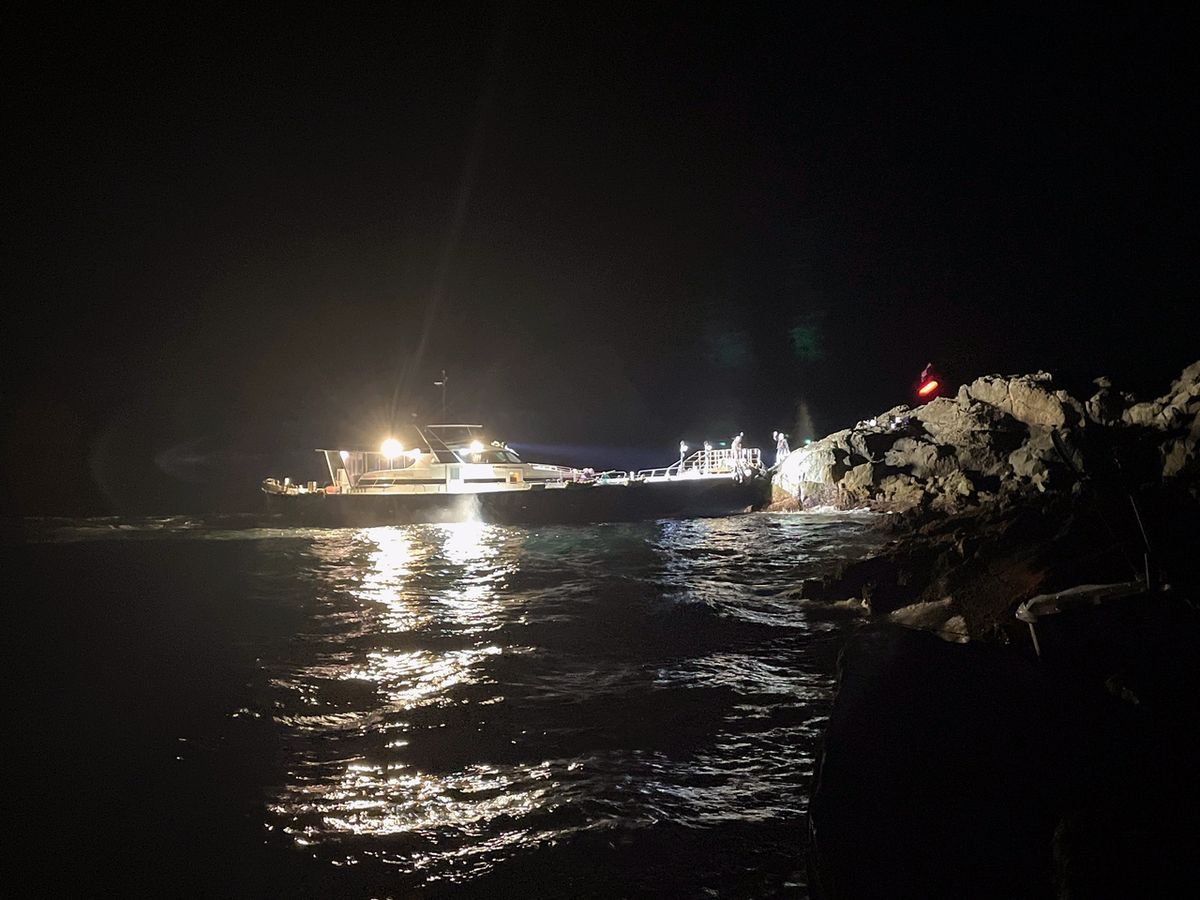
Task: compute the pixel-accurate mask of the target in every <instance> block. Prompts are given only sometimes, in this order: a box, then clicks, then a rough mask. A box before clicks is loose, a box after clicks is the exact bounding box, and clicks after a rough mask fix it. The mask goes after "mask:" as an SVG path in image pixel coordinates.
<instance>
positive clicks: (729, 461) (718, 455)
mask: <svg viewBox="0 0 1200 900" xmlns="http://www.w3.org/2000/svg"><path fill="white" fill-rule="evenodd" d="M761 468H762V451H761V450H759V449H758V448H757V447H746V448H743V449H740V450H733V449H728V448H727V449H721V450H696V451H695V452H694V453H692V455H691V456H689V457H687V458H686V459H684V460H683V461H682V462H677V463H675V464H674V465H672V466H667V468H666V474H668V475H674V476H676V477H695V476H697V475H732V474H733V473H734V472H736V471H738V470H751V469H761ZM659 471H661V470H658V469H651V470H647V472H648V473H654V474H652V475H651V476H650V477H655V475H657V473H658V472H659ZM638 474H639V475H640V474H641V473H640V472H639V473H638Z"/></svg>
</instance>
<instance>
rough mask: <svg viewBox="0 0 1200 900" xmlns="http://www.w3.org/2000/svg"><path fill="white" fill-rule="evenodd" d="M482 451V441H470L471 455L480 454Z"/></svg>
mask: <svg viewBox="0 0 1200 900" xmlns="http://www.w3.org/2000/svg"><path fill="white" fill-rule="evenodd" d="M482 451H483V442H482V441H471V452H472V453H481V452H482Z"/></svg>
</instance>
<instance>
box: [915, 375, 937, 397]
mask: <svg viewBox="0 0 1200 900" xmlns="http://www.w3.org/2000/svg"><path fill="white" fill-rule="evenodd" d="M937 389H938V381H937V379H936V378H931V379H930V380H929V381H927V382H925V383H924V384H923V385H921V386H920V387H919V388H917V393H918V394H920V395H921V396H922V397H928V396H929V395H930V394H932V393H933V392H934V391H936V390H937Z"/></svg>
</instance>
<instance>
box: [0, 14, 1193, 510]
mask: <svg viewBox="0 0 1200 900" xmlns="http://www.w3.org/2000/svg"><path fill="white" fill-rule="evenodd" d="M88 15H91V16H93V17H94V18H92V19H89V18H87V16H88ZM391 15H392V16H393V18H387V19H384V18H372V17H363V18H361V19H358V20H353V21H352V20H350V19H348V18H347V17H346V16H345V15H344V14H343V13H339V14H337V15H336V16H334V14H333V13H330V14H329V16H328V17H327V18H325V19H321V18H319V17H314V18H312V19H309V20H303V21H301V20H295V21H290V22H288V23H286V24H281V23H279V22H262V23H256V24H251V23H246V22H242V21H239V22H238V23H237V24H236V25H235V24H233V23H229V22H225V23H222V22H213V21H207V20H200V19H195V20H188V19H185V18H181V17H172V18H166V17H164V18H159V19H148V18H142V19H139V20H138V21H137V22H117V21H114V20H111V19H108V18H105V16H104V14H103V13H102V12H100V11H95V12H93V13H90V14H89V13H80V14H78V15H76V14H75V13H73V12H72V13H69V14H68V13H63V14H62V16H61V17H60V18H57V19H56V18H53V17H51V16H49V15H47V16H46V17H44V18H42V19H41V20H40V21H33V20H32V19H30V20H28V21H26V22H25V23H23V26H22V27H19V28H15V29H13V33H12V34H10V35H9V37H8V43H9V47H8V51H9V52H8V53H6V59H7V63H6V66H7V69H8V72H7V73H6V74H7V75H8V77H7V78H6V84H7V93H8V100H9V103H8V106H9V109H10V115H9V119H10V122H11V123H12V124H11V127H10V129H9V137H8V141H7V148H8V157H9V160H10V163H9V166H8V173H9V196H10V209H11V210H12V214H11V216H10V219H9V229H8V232H7V234H6V237H5V249H6V254H5V256H6V262H7V265H6V266H5V267H4V268H5V271H4V277H5V282H4V285H5V295H6V297H7V298H8V305H9V309H10V310H12V312H13V316H12V318H11V319H10V334H9V341H8V352H7V353H6V354H5V363H6V365H5V369H6V372H5V383H6V386H7V389H6V391H5V409H4V421H5V428H4V433H3V437H4V459H5V462H6V464H7V469H8V471H9V472H10V486H11V493H12V502H11V504H10V505H9V507H8V511H9V512H10V513H15V514H71V513H92V512H99V511H103V510H106V509H107V510H111V511H114V512H123V511H162V512H174V511H190V510H195V509H205V508H212V507H219V506H226V507H229V508H236V507H238V506H239V505H241V504H242V503H243V499H242V498H252V497H253V492H254V490H255V489H256V485H257V479H258V478H260V477H262V476H265V475H268V474H274V475H285V474H293V475H295V476H297V477H303V476H304V475H305V472H303V471H298V470H297V468H296V467H303V466H305V465H308V466H318V467H319V464H320V461H319V459H317V458H316V456H315V455H313V454H311V453H310V451H311V448H313V447H317V446H331V445H340V444H358V445H365V446H375V445H376V444H377V443H378V441H379V440H380V438H381V437H382V436H384V435H386V434H387V433H388V432H389V431H391V430H393V429H394V428H395V427H397V426H398V425H401V424H403V423H404V422H407V421H409V420H410V418H411V416H412V415H413V414H416V415H417V416H418V417H419V418H422V419H426V420H432V419H438V418H440V417H441V409H440V396H441V395H440V392H439V389H438V388H435V387H434V386H433V381H434V380H435V379H436V378H437V377H438V375H439V373H440V372H441V370H442V369H445V370H447V371H448V372H449V374H450V379H451V385H450V390H449V392H448V398H449V405H448V409H447V414H448V417H449V418H452V419H457V420H461V419H469V420H476V421H481V422H483V423H484V424H486V425H487V426H488V427H489V428H490V429H493V433H494V434H495V435H496V436H497V437H503V438H505V439H507V440H509V441H510V442H511V443H513V444H514V445H515V446H517V447H518V448H536V447H546V448H566V449H567V450H568V451H569V452H564V453H563V456H562V458H559V459H552V460H549V461H554V462H568V463H573V464H578V465H585V464H600V465H605V464H607V465H617V466H621V467H625V466H628V465H632V464H637V465H658V464H663V463H665V462H666V461H669V460H670V459H671V458H672V457H673V455H674V452H675V450H674V448H675V447H676V445H677V443H678V441H679V440H680V439H681V438H683V439H687V440H689V441H699V440H703V439H704V438H706V437H707V438H710V439H713V440H722V439H727V438H728V437H729V435H730V434H732V433H734V432H736V431H739V430H744V431H746V433H747V436H748V438H750V440H751V443H755V444H759V445H765V443H766V442H767V440H768V439H769V436H770V433H771V431H772V430H774V429H775V428H779V427H784V428H788V429H789V430H792V431H793V436H794V437H797V438H800V437H802V435H799V434H796V433H795V429H796V427H797V425H798V421H797V420H798V418H799V412H798V410H799V405H800V403H801V402H802V401H803V403H805V404H806V406H807V409H808V410H809V414H810V415H811V418H812V420H813V430H814V431H815V432H816V434H814V435H813V436H814V437H816V436H820V435H821V434H824V433H826V432H829V431H832V430H836V429H837V428H840V427H845V426H848V425H851V424H853V423H854V422H855V421H856V420H858V419H860V418H864V417H867V416H870V415H873V414H875V413H878V412H881V411H882V410H884V409H887V408H889V407H891V406H894V405H896V404H898V403H904V402H912V400H913V398H912V393H911V387H912V382H913V380H914V378H915V377H916V375H917V373H918V372H919V371H920V370H921V368H922V367H923V366H924V365H925V364H926V363H927V362H933V363H934V364H935V365H936V366H937V367H938V368H939V369H940V371H942V372H943V373H944V374H945V375H946V376H947V381H948V383H949V384H948V386H949V387H950V389H951V390H953V388H954V387H955V386H956V384H957V382H959V381H961V380H966V379H970V378H973V377H975V376H977V375H981V374H987V373H990V372H1001V373H1008V374H1011V373H1018V372H1027V371H1036V370H1038V369H1046V370H1049V371H1051V372H1053V373H1054V374H1055V375H1056V376H1057V377H1059V378H1060V379H1061V380H1062V381H1063V383H1064V386H1066V387H1067V388H1068V389H1071V390H1073V391H1075V392H1086V391H1087V389H1088V388H1089V384H1088V383H1089V381H1090V379H1092V378H1094V377H1096V376H1099V375H1107V376H1109V377H1111V378H1113V380H1114V381H1115V382H1116V385H1117V387H1119V388H1122V389H1126V390H1131V391H1134V392H1136V393H1139V394H1142V395H1154V394H1157V393H1161V392H1163V391H1165V390H1166V388H1167V386H1168V384H1169V382H1170V380H1171V379H1172V378H1173V377H1174V376H1176V375H1177V374H1178V373H1179V371H1180V370H1181V369H1182V368H1183V367H1184V366H1186V365H1187V364H1189V363H1191V362H1193V361H1195V359H1197V358H1200V341H1198V340H1197V339H1196V334H1197V333H1200V331H1198V329H1197V325H1200V317H1198V316H1197V315H1196V313H1195V312H1194V308H1195V305H1196V284H1195V274H1194V273H1195V265H1194V261H1193V260H1192V253H1191V251H1192V250H1193V248H1194V247H1195V243H1196V242H1195V205H1194V194H1195V191H1194V187H1193V180H1194V175H1193V172H1192V167H1193V162H1192V159H1191V156H1192V153H1191V150H1192V148H1191V141H1190V140H1189V139H1188V137H1187V130H1188V122H1190V121H1192V120H1193V119H1194V117H1195V103H1194V101H1193V100H1192V99H1191V91H1190V90H1189V89H1188V88H1187V86H1186V84H1187V82H1186V80H1185V77H1184V74H1183V73H1184V72H1185V71H1186V64H1187V62H1188V54H1189V53H1190V40H1189V38H1190V34H1191V33H1192V31H1193V28H1192V27H1191V26H1192V25H1193V24H1194V23H1193V22H1192V21H1191V18H1192V17H1191V16H1190V15H1189V16H1184V15H1175V14H1172V13H1167V12H1160V11H1154V12H1149V13H1147V12H1138V13H1133V12H1130V13H1128V14H1119V15H1108V16H1102V15H1099V14H1097V13H1096V12H1095V11H1088V13H1087V17H1085V16H1084V14H1083V13H1081V12H1078V11H1077V12H1075V13H1069V12H1065V13H1057V12H1056V13H1046V12H1036V13H1035V12H1027V13H1022V12H1014V11H1012V10H1010V9H1007V8H1006V9H1003V10H994V11H991V12H987V13H982V14H979V13H977V14H975V15H967V14H961V15H960V14H954V15H950V14H944V13H935V12H924V13H921V12H917V13H914V12H911V11H909V12H907V13H905V15H904V16H903V17H902V18H898V19H886V18H882V17H874V16H866V15H865V14H863V15H859V14H855V13H854V12H832V13H822V14H819V15H818V14H812V13H806V12H803V11H799V10H797V9H794V8H792V7H790V6H783V5H779V6H766V7H761V8H755V9H752V10H749V11H747V10H739V9H734V8H729V9H726V10H724V11H723V12H714V13H711V14H698V13H696V12H695V11H694V10H691V9H685V8H682V7H680V8H674V9H667V8H657V9H646V8H643V7H634V6H628V7H622V8H620V9H617V10H614V11H612V12H611V13H609V14H608V15H606V16H601V15H600V14H598V13H597V14H594V15H593V16H591V17H587V18H584V17H582V16H580V15H579V14H578V13H575V14H572V13H568V12H563V11H561V10H550V9H547V8H540V7H532V6H523V5H513V6H487V7H479V6H470V5H467V6H459V7H454V8H448V7H439V8H438V9H437V10H432V9H405V10H402V11H400V10H396V11H393V12H392V13H391ZM570 448H576V449H577V451H578V452H577V454H576V453H575V452H574V451H571V450H570ZM633 454H636V458H629V457H630V456H631V455H633Z"/></svg>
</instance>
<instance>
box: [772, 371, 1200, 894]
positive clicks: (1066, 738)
mask: <svg viewBox="0 0 1200 900" xmlns="http://www.w3.org/2000/svg"><path fill="white" fill-rule="evenodd" d="M1096 388H1097V389H1096V391H1095V393H1094V394H1093V395H1092V396H1091V397H1089V398H1087V399H1085V400H1080V399H1077V398H1076V397H1073V396H1071V395H1070V394H1069V393H1067V392H1066V391H1064V390H1062V389H1060V388H1058V387H1057V386H1056V385H1055V384H1054V381H1053V378H1052V377H1051V376H1050V375H1048V374H1047V373H1044V372H1039V373H1037V374H1034V375H1020V376H1013V377H1000V376H985V377H982V378H977V379H976V380H975V381H973V382H971V383H970V384H966V385H963V386H962V388H960V389H959V391H958V394H957V396H955V397H954V398H939V399H935V400H933V401H931V402H929V403H927V404H925V405H924V406H920V407H917V408H909V407H905V406H899V407H896V408H894V409H891V410H888V411H887V412H885V413H883V414H881V415H879V416H877V417H875V418H873V419H870V420H867V421H863V422H860V423H858V425H857V426H855V427H854V428H850V429H845V430H843V431H839V432H836V433H835V434H832V435H830V436H828V437H827V438H825V439H823V440H821V441H818V442H816V443H814V444H812V445H810V446H808V447H806V448H804V449H802V450H798V451H796V452H794V453H792V454H791V455H790V456H789V457H788V459H787V460H786V461H785V462H784V464H783V465H782V466H781V468H780V471H779V472H778V473H777V474H776V478H775V481H774V500H775V505H776V508H800V509H805V508H812V507H816V506H834V507H837V508H870V509H876V510H881V511H886V512H888V513H890V515H888V516H886V517H881V526H880V527H884V528H887V529H889V530H890V531H891V533H892V540H890V541H889V542H888V543H887V544H886V545H885V547H884V548H883V550H882V551H881V552H880V553H879V554H877V555H876V556H874V557H871V558H868V559H865V560H861V561H858V562H855V563H852V564H849V565H847V566H845V567H844V568H843V569H842V570H841V571H840V572H837V573H834V574H833V575H832V576H830V577H829V578H826V579H825V580H823V581H820V582H810V583H807V584H805V585H804V586H803V588H802V593H803V594H804V595H805V596H806V597H808V598H810V599H814V600H827V601H830V602H844V601H846V600H857V601H858V602H860V603H861V604H862V605H863V607H864V610H865V611H866V612H867V613H868V623H867V624H865V625H864V627H863V628H862V629H861V630H860V631H859V632H858V633H857V634H855V635H854V636H853V637H852V638H851V639H850V641H849V643H848V645H847V647H846V648H845V650H844V652H843V654H842V657H841V660H840V664H839V690H838V695H837V699H836V701H835V706H834V710H833V713H832V716H831V719H830V723H829V725H828V728H827V731H826V735H825V740H824V751H823V755H822V760H821V762H820V765H819V768H818V776H817V779H816V784H815V786H814V792H813V799H812V805H811V810H810V831H811V834H810V843H809V850H808V859H809V867H810V879H811V884H810V889H811V891H812V893H813V896H814V897H818V898H857V897H875V896H878V897H892V898H894V897H907V896H913V897H917V896H920V897H942V896H945V897H964V896H971V897H1018V896H1020V897H1060V898H1066V897H1096V896H1102V897H1121V896H1137V895H1143V896H1149V895H1164V894H1162V893H1161V892H1163V891H1168V892H1169V894H1166V895H1175V894H1176V892H1177V891H1178V890H1179V889H1180V886H1181V885H1182V886H1183V887H1185V888H1186V889H1188V890H1189V891H1192V892H1193V893H1194V890H1192V889H1193V888H1196V889H1200V875H1197V874H1196V873H1194V872H1192V871H1191V867H1190V865H1189V863H1188V858H1189V849H1188V848H1189V847H1190V846H1192V842H1193V841H1194V839H1195V838H1196V837H1198V836H1200V827H1198V825H1197V823H1198V822H1200V816H1198V815H1197V812H1196V805H1195V804H1196V802H1197V801H1200V777H1198V776H1197V774H1196V772H1197V770H1198V767H1197V765H1196V763H1195V762H1194V760H1195V759H1196V758H1197V756H1196V754H1197V753H1200V742H1197V741H1196V739H1194V738H1193V737H1192V736H1191V731H1192V729H1191V724H1192V722H1194V721H1195V719H1196V716H1197V714H1200V703H1198V702H1197V698H1198V697H1200V662H1198V661H1197V657H1198V656H1200V654H1197V650H1198V649H1200V617H1198V615H1197V604H1198V603H1200V594H1198V593H1197V585H1200V477H1198V476H1200V462H1198V445H1200V362H1197V363H1194V364H1193V365H1191V366H1188V367H1187V368H1186V369H1185V370H1184V371H1183V372H1182V374H1181V376H1180V377H1179V378H1178V379H1176V380H1175V381H1174V382H1173V383H1172V384H1171V386H1170V388H1169V390H1167V391H1166V392H1165V393H1164V394H1163V395H1162V396H1160V397H1158V398H1155V399H1152V400H1146V401H1141V400H1138V399H1137V398H1135V397H1132V396H1130V395H1128V394H1124V393H1121V392H1119V391H1117V390H1115V389H1114V387H1113V385H1112V384H1111V383H1110V382H1109V381H1108V380H1107V379H1103V378H1100V379H1097V380H1096ZM1110 583H1124V584H1125V585H1126V586H1127V588H1126V589H1125V590H1123V591H1120V592H1119V593H1122V594H1124V596H1122V597H1119V598H1115V599H1108V600H1103V601H1102V600H1100V599H1095V600H1094V601H1089V602H1083V603H1079V602H1074V603H1073V604H1072V603H1068V601H1067V599H1065V598H1067V597H1070V596H1071V595H1063V598H1064V599H1062V600H1061V601H1060V603H1059V605H1058V606H1056V605H1055V604H1054V603H1050V604H1049V605H1046V603H1045V601H1041V602H1042V606H1041V607H1038V608H1041V609H1042V610H1043V612H1045V611H1050V612H1051V613H1054V612H1056V611H1057V610H1059V609H1060V608H1061V610H1062V611H1061V612H1057V614H1046V615H1043V616H1042V617H1041V618H1038V619H1037V621H1036V622H1034V623H1033V624H1031V623H1030V622H1023V621H1020V620H1018V618H1017V616H1016V612H1017V610H1018V607H1019V606H1020V604H1022V603H1028V602H1029V601H1031V600H1032V602H1033V604H1034V605H1035V607H1036V606H1037V604H1038V603H1039V601H1038V600H1033V599H1032V598H1036V597H1045V596H1046V595H1053V596H1055V597H1057V596H1058V595H1059V592H1062V591H1064V590H1066V589H1068V588H1072V587H1075V586H1079V585H1097V584H1110ZM1088 596H1091V595H1090V594H1086V593H1085V594H1084V597H1085V598H1086V597H1088ZM1035 641H1036V642H1035Z"/></svg>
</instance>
